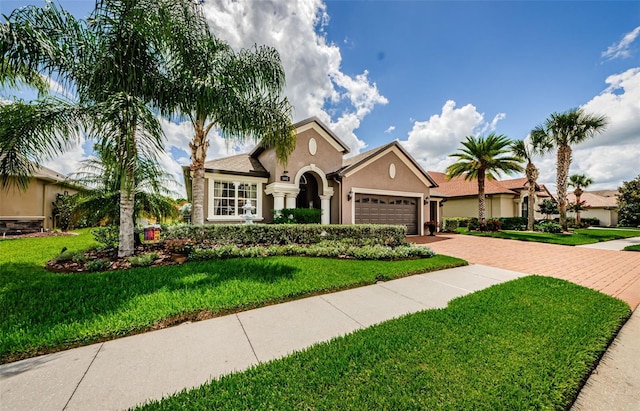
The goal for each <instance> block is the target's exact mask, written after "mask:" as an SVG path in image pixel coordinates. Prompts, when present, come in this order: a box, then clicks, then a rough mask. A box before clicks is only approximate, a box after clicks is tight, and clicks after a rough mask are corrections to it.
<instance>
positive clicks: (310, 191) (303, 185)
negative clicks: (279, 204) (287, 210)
mask: <svg viewBox="0 0 640 411" xmlns="http://www.w3.org/2000/svg"><path fill="white" fill-rule="evenodd" d="M298 187H299V188H300V192H299V193H298V196H297V197H296V207H297V208H317V209H320V208H321V203H320V191H319V187H320V186H319V182H318V179H317V178H316V176H315V174H314V173H311V172H306V173H304V174H302V176H300V182H299V184H298Z"/></svg>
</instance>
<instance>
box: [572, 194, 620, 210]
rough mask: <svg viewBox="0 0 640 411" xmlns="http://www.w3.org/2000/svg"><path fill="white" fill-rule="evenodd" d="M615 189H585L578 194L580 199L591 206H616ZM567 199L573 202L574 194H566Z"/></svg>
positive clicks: (574, 199)
mask: <svg viewBox="0 0 640 411" xmlns="http://www.w3.org/2000/svg"><path fill="white" fill-rule="evenodd" d="M617 194H618V191H617V190H599V191H585V192H584V193H582V195H581V196H580V200H582V201H585V202H586V203H587V204H588V205H590V206H591V208H617V207H618V196H617ZM567 201H569V202H570V203H574V202H575V201H576V196H575V195H574V194H573V193H571V192H570V193H569V194H567Z"/></svg>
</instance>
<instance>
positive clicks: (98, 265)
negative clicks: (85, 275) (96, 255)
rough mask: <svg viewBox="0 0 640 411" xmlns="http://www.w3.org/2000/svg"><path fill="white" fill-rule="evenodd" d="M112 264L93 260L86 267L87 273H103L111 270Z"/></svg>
mask: <svg viewBox="0 0 640 411" xmlns="http://www.w3.org/2000/svg"><path fill="white" fill-rule="evenodd" d="M110 265H111V263H110V262H109V261H107V260H92V261H89V262H88V263H86V264H85V265H84V268H86V269H87V271H102V270H106V269H107V268H109V266H110Z"/></svg>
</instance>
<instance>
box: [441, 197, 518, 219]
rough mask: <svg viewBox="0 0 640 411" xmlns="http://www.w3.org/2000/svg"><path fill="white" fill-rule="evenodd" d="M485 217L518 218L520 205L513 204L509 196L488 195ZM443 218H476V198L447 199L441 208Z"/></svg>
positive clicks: (512, 198) (512, 199)
mask: <svg viewBox="0 0 640 411" xmlns="http://www.w3.org/2000/svg"><path fill="white" fill-rule="evenodd" d="M485 206H486V208H485V214H486V215H485V217H486V218H499V217H517V216H520V203H519V202H514V196H513V195H511V194H499V195H490V196H487V197H486V199H485ZM442 214H443V216H444V217H475V218H478V197H477V196H473V197H462V198H448V199H447V201H446V202H445V203H444V205H443V207H442Z"/></svg>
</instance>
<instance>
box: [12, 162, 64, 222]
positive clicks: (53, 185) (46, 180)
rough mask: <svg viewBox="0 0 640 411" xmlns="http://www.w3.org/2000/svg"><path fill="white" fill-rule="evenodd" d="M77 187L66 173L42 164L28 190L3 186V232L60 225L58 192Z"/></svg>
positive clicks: (31, 180) (32, 178)
mask: <svg viewBox="0 0 640 411" xmlns="http://www.w3.org/2000/svg"><path fill="white" fill-rule="evenodd" d="M76 192H77V189H76V188H74V186H73V185H71V184H69V183H68V182H67V178H66V176H64V175H62V174H60V173H58V172H56V171H54V170H51V169H49V168H46V167H39V168H38V169H37V170H36V172H35V173H34V175H33V177H31V179H30V181H29V186H28V187H27V189H26V190H25V191H23V190H20V189H18V188H17V187H14V186H12V187H5V188H0V233H12V232H32V231H40V230H42V229H45V230H50V229H53V228H55V227H56V225H55V221H54V218H53V202H54V201H56V196H57V195H58V194H75V193H76Z"/></svg>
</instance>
